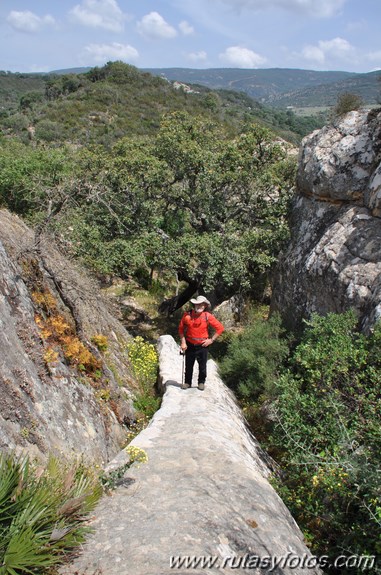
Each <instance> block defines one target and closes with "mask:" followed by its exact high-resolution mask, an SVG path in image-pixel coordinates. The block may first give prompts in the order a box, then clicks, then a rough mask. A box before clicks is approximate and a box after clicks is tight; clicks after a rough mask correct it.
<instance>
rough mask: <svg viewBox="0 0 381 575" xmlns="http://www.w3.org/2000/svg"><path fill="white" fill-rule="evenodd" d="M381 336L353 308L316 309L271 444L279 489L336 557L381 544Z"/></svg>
mask: <svg viewBox="0 0 381 575" xmlns="http://www.w3.org/2000/svg"><path fill="white" fill-rule="evenodd" d="M380 337H381V327H380V325H379V326H377V327H376V329H375V330H374V333H373V334H372V335H371V336H369V337H366V336H365V335H364V334H362V333H359V332H358V331H357V319H356V316H355V314H354V313H353V312H352V311H348V312H346V313H343V314H328V315H327V316H326V317H319V316H317V315H315V316H313V317H312V319H311V321H310V322H308V324H307V329H306V331H305V333H304V335H303V337H302V340H301V342H300V343H299V345H298V346H297V347H296V349H295V351H294V353H293V355H292V357H291V359H290V365H289V369H288V370H287V371H286V372H284V373H283V374H282V376H281V377H280V378H279V380H278V382H277V386H276V387H277V394H278V398H277V400H276V402H275V413H276V420H277V422H276V425H275V426H274V428H273V431H272V437H271V438H270V440H269V441H268V444H269V445H270V446H271V447H272V449H274V447H275V448H276V449H277V450H278V453H281V454H282V455H281V457H280V462H281V464H282V470H283V477H282V482H280V483H278V488H279V491H280V494H281V496H282V497H283V499H284V500H285V502H286V504H287V505H288V506H289V508H290V510H291V512H292V513H293V514H294V516H295V518H296V520H297V521H298V523H299V524H300V526H301V527H302V528H303V529H304V532H305V535H306V536H307V538H309V540H310V541H311V543H312V544H313V547H314V550H315V551H316V552H317V553H320V554H322V553H324V554H328V555H330V556H331V557H335V556H337V555H340V554H341V553H342V552H343V550H345V551H346V552H347V554H348V555H350V554H358V555H377V554H379V553H380V551H381V529H380V528H381V486H380V477H379V469H380V453H381V429H380V412H381V364H380V359H379V349H380V348H379V343H380ZM357 572H358V573H360V572H361V570H360V569H359V570H358V571H356V570H352V571H350V573H357ZM376 572H378V573H379V572H381V571H377V569H376ZM340 573H346V571H340Z"/></svg>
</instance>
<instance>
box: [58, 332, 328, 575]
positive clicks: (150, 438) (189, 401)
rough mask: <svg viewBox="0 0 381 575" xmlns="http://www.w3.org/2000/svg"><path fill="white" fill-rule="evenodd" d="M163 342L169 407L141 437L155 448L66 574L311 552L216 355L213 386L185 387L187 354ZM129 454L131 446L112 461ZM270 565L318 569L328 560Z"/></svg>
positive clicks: (152, 572) (129, 573) (107, 501)
mask: <svg viewBox="0 0 381 575" xmlns="http://www.w3.org/2000/svg"><path fill="white" fill-rule="evenodd" d="M159 351H160V364H161V369H160V376H161V381H162V385H164V386H165V387H166V392H165V394H164V397H163V403H162V407H161V408H160V410H159V411H158V412H157V413H156V414H155V416H154V418H153V420H152V421H151V424H150V425H149V427H148V428H147V429H145V430H144V431H143V432H142V433H140V434H139V435H138V436H137V437H136V438H135V439H134V441H133V444H134V445H136V446H138V447H140V448H142V449H144V450H145V451H146V453H147V455H148V462H147V463H145V464H142V465H140V467H135V466H132V467H131V468H130V469H129V470H128V471H127V473H126V474H125V476H124V485H122V486H120V487H118V488H117V489H116V491H115V492H114V493H113V495H112V496H110V497H104V498H103V500H102V501H101V503H100V505H99V506H98V507H97V509H96V510H95V519H94V521H93V522H92V527H93V528H94V530H95V531H94V533H93V534H92V535H91V536H90V538H89V540H88V543H87V544H86V546H85V547H84V549H83V552H82V554H81V555H80V556H79V557H78V558H77V559H76V561H75V562H74V564H72V565H69V566H67V567H66V568H64V569H62V570H61V573H62V575H63V574H65V575H69V574H70V575H73V574H74V573H76V574H80V575H83V574H86V575H93V574H95V573H97V574H98V573H102V574H103V575H169V574H170V573H174V572H177V573H182V574H185V573H200V574H201V573H202V574H204V575H205V574H212V573H220V574H221V573H223V574H227V573H233V572H234V573H251V574H257V575H258V574H259V573H261V574H264V573H269V572H270V571H269V569H268V568H267V569H266V568H265V569H262V570H260V569H258V568H253V564H252V568H250V569H244V568H243V567H241V568H238V561H239V560H240V559H239V558H243V557H245V555H246V554H250V555H258V556H261V557H262V558H264V557H265V556H271V557H274V558H276V557H277V558H278V559H280V558H282V557H285V556H287V554H292V555H297V556H299V557H303V555H305V554H308V551H307V549H306V547H305V545H304V544H303V542H302V535H301V532H300V530H299V529H298V527H297V525H296V524H295V522H294V520H293V519H292V517H291V515H290V513H289V512H288V510H287V509H286V507H285V506H284V504H283V502H282V501H281V500H280V499H279V497H278V496H277V494H276V493H275V491H274V490H273V488H272V487H271V486H270V484H269V482H268V481H267V479H266V476H268V474H269V470H268V468H267V467H266V464H265V462H264V454H262V453H261V450H260V448H259V446H258V445H257V444H256V442H255V440H253V439H252V437H251V436H250V435H249V433H248V432H247V430H246V427H245V423H244V420H243V417H242V414H241V411H240V409H239V408H238V407H237V405H236V403H235V401H234V399H233V396H232V394H231V393H230V391H229V390H228V389H227V388H226V386H224V384H223V383H222V381H221V380H220V379H219V377H218V374H217V371H216V366H215V364H214V362H212V361H209V362H208V378H207V382H206V388H205V391H203V392H202V391H199V390H198V389H197V387H192V388H191V389H188V390H182V389H181V388H180V382H181V357H180V356H179V348H178V346H177V345H176V343H175V341H174V340H173V338H172V337H171V336H162V337H161V338H160V341H159ZM195 375H196V374H195ZM126 458H127V456H126V454H125V452H122V453H121V454H120V455H119V456H118V457H117V458H116V459H115V460H114V462H112V464H111V465H110V466H109V468H110V469H111V468H113V467H117V466H118V465H120V464H122V463H123V462H125V461H126ZM171 556H182V557H186V556H200V557H202V556H204V557H208V558H214V557H215V558H216V559H215V560H216V561H218V564H215V565H214V566H211V565H209V567H206V566H204V568H201V567H198V568H195V569H189V568H188V569H187V568H185V567H183V568H182V569H179V568H177V569H171V568H170V557H171ZM228 557H231V558H232V559H231V560H230V561H235V563H230V564H229V559H225V566H224V567H222V565H223V561H224V558H228ZM253 561H254V560H253ZM233 567H234V569H233ZM271 572H272V573H275V574H278V575H279V574H286V573H287V574H289V575H291V574H294V575H298V574H301V573H304V574H307V573H309V574H311V575H312V574H316V573H319V570H317V569H316V568H314V569H303V568H294V569H289V568H277V569H274V570H273V571H271Z"/></svg>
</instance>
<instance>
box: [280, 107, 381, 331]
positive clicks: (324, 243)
mask: <svg viewBox="0 0 381 575" xmlns="http://www.w3.org/2000/svg"><path fill="white" fill-rule="evenodd" d="M380 215H381V112H380V110H378V111H377V110H376V111H372V112H351V113H349V114H348V115H347V116H345V117H344V118H343V119H342V120H341V121H339V122H337V123H336V124H335V125H333V126H329V127H325V128H323V129H322V130H320V131H316V132H314V133H312V134H311V135H310V136H307V137H306V138H305V139H304V140H303V142H302V147H301V150H300V155H299V169H298V177H297V195H296V198H295V201H294V206H293V210H292V216H291V233H292V237H291V242H290V245H289V247H288V249H287V250H286V251H285V253H284V254H283V256H282V257H281V259H280V263H279V266H278V269H277V271H276V274H275V280H274V285H273V295H272V302H271V309H272V312H274V311H278V312H280V313H281V315H282V316H283V318H284V319H285V321H286V324H287V325H288V327H290V328H297V327H298V326H299V325H300V322H301V319H302V318H304V317H309V316H310V315H311V313H313V312H317V313H319V314H322V315H324V314H326V313H328V312H336V313H340V312H343V311H345V310H347V309H348V308H353V309H355V310H356V311H357V313H358V316H359V318H360V320H361V321H362V326H363V328H364V329H365V330H368V329H370V328H371V326H372V325H373V324H374V322H375V321H377V319H379V317H380V315H381V220H380Z"/></svg>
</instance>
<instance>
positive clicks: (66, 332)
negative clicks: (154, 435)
mask: <svg viewBox="0 0 381 575" xmlns="http://www.w3.org/2000/svg"><path fill="white" fill-rule="evenodd" d="M34 240H35V238H34V234H33V232H32V231H31V230H30V229H29V228H28V227H27V226H26V225H25V224H24V223H23V222H22V220H21V219H19V218H18V217H16V216H14V215H11V214H10V213H9V212H7V211H5V210H0V326H1V329H0V361H1V368H0V396H1V401H0V449H1V450H15V451H16V452H21V451H22V452H28V453H29V454H31V455H33V456H36V457H38V458H44V457H46V455H47V454H48V453H49V452H53V453H56V454H63V455H64V456H68V457H72V456H75V457H78V456H80V455H81V454H82V455H83V456H84V457H85V460H87V461H89V462H90V461H92V462H93V461H96V462H99V463H102V462H107V461H109V460H110V459H111V458H112V457H114V456H115V454H116V453H118V451H119V450H120V447H121V445H122V444H123V443H125V441H126V436H127V432H128V430H127V427H126V425H125V424H126V423H128V421H129V420H130V419H132V418H133V417H134V413H133V408H132V401H131V397H132V392H133V384H134V381H133V378H132V376H131V373H130V368H129V364H128V360H127V357H126V353H125V351H124V347H125V344H126V342H127V341H128V339H129V335H128V333H127V332H126V331H125V329H124V328H123V326H122V324H121V323H120V322H119V321H118V320H117V319H116V316H115V315H114V312H115V310H113V309H112V308H111V306H110V304H109V303H108V302H107V301H106V300H105V299H104V298H103V297H102V295H101V293H100V291H99V289H98V287H97V285H96V284H95V283H94V282H92V281H91V280H90V279H89V278H88V277H87V276H85V275H84V274H83V273H82V272H81V271H80V270H79V269H77V268H76V267H75V266H74V265H73V263H72V262H70V261H69V260H67V259H66V258H64V257H63V256H62V255H61V254H60V253H59V252H58V251H57V250H56V249H55V248H54V247H53V245H52V244H51V242H48V241H44V240H43V239H42V240H41V245H40V246H39V248H38V250H37V251H36V246H35V241H34ZM73 314H74V315H75V317H73ZM54 322H56V323H54ZM66 325H67V326H68V327H65V326H66ZM54 326H56V328H54ZM49 329H50V330H51V332H54V329H56V333H55V334H54V333H51V334H50V335H49ZM79 332H80V333H79ZM57 334H58V336H57ZM59 334H61V337H59ZM99 334H104V335H105V336H106V337H107V352H104V353H101V352H100V351H99V350H98V349H97V348H96V346H95V345H94V344H92V342H91V338H92V337H93V336H94V335H99ZM80 342H81V343H83V345H84V347H83V348H82V347H78V346H80ZM70 344H71V345H72V347H73V349H74V350H75V349H76V348H77V347H78V349H79V351H78V354H80V353H81V350H82V351H84V352H85V350H87V351H86V353H87V352H88V353H89V354H90V353H91V354H92V355H91V356H89V357H93V358H95V359H94V361H95V360H96V362H97V365H98V370H97V371H96V372H94V373H93V374H88V373H86V370H83V368H81V365H79V363H80V360H79V359H78V361H77V362H76V361H75V357H73V360H72V361H69V360H68V348H66V355H65V353H64V346H65V345H70ZM72 353H74V352H73V351H72ZM81 361H82V360H81ZM123 386H125V387H123Z"/></svg>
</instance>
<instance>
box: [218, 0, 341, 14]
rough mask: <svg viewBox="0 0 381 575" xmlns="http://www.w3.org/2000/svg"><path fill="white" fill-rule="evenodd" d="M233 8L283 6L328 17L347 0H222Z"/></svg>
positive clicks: (287, 9) (290, 9) (258, 8)
mask: <svg viewBox="0 0 381 575" xmlns="http://www.w3.org/2000/svg"><path fill="white" fill-rule="evenodd" d="M222 1H223V2H224V3H225V4H229V5H230V6H231V7H232V8H238V9H240V8H249V9H252V10H263V9H271V8H283V9H284V10H286V11H292V12H300V13H304V14H309V15H311V16H316V17H318V18H328V17H330V16H333V15H334V14H336V13H337V12H338V11H339V10H340V8H341V7H342V6H343V5H344V4H345V2H346V1H347V0H222Z"/></svg>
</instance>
